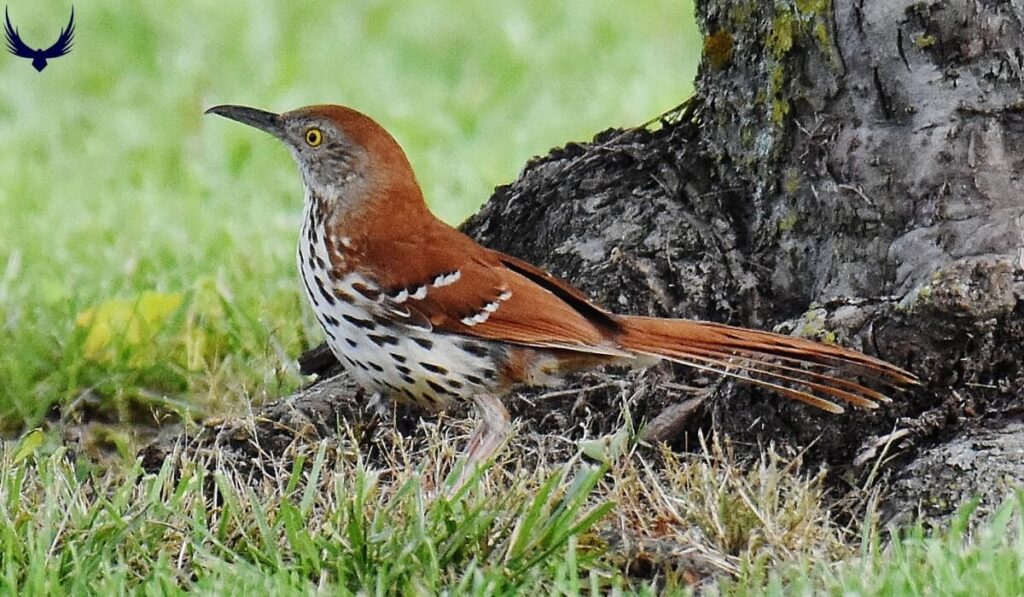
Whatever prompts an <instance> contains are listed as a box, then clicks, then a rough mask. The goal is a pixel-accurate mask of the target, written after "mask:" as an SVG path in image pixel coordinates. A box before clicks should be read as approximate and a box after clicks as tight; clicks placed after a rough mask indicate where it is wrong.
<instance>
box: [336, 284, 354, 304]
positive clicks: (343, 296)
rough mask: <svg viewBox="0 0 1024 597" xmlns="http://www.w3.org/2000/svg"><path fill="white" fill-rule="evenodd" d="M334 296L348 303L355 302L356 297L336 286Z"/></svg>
mask: <svg viewBox="0 0 1024 597" xmlns="http://www.w3.org/2000/svg"><path fill="white" fill-rule="evenodd" d="M334 296H336V297H337V298H338V299H340V300H343V301H345V302H346V303H348V304H350V305H351V304H353V303H355V302H356V297H354V296H352V295H351V294H349V293H347V292H345V291H344V290H342V289H340V288H336V289H335V290H334Z"/></svg>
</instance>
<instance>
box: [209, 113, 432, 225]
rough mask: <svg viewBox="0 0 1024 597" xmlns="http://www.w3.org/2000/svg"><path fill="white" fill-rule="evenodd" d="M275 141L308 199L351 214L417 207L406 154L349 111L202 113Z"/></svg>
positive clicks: (373, 125)
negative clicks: (287, 154) (379, 205)
mask: <svg viewBox="0 0 1024 597" xmlns="http://www.w3.org/2000/svg"><path fill="white" fill-rule="evenodd" d="M206 113H207V114H217V115H218V116H223V117H225V118H230V119H231V120H236V121H238V122H241V123H243V124H247V125H249V126H252V127H254V128H257V129H260V130H261V131H264V132H267V133H270V134H271V135H273V136H275V137H277V138H278V139H280V140H281V141H282V142H284V144H285V145H286V146H288V148H289V149H290V150H291V152H292V155H293V156H294V157H295V161H296V162H298V164H299V170H300V171H301V172H302V179H303V182H304V183H305V185H306V190H307V196H309V197H311V198H313V199H314V200H317V201H320V202H323V203H324V204H326V205H327V206H328V207H329V208H330V209H331V210H332V211H335V212H336V213H337V212H338V211H340V212H342V213H350V212H355V211H358V210H359V209H360V208H362V207H365V206H367V205H368V204H370V203H372V202H373V200H374V199H380V200H385V201H387V202H388V203H390V204H392V205H393V207H399V205H394V204H395V203H396V202H403V201H404V202H409V203H410V204H416V205H419V204H422V203H423V198H422V195H421V193H420V189H419V185H418V184H417V183H416V178H415V175H414V174H413V171H412V167H411V166H410V165H409V160H408V159H407V158H406V156H405V152H403V151H402V148H401V147H400V146H399V145H398V142H397V141H395V139H394V138H393V137H392V136H391V135H390V134H389V133H388V132H387V131H386V130H384V128H383V127H382V126H380V125H379V124H377V123H376V122H374V120H373V119H371V118H370V117H368V116H366V115H364V114H362V113H360V112H357V111H356V110H353V109H351V108H347V107H344V106H335V105H318V106H307V107H305V108H299V109H298V110H293V111H291V112H284V113H282V114H275V113H273V112H266V111H263V110H258V109H256V108H249V107H245V106H231V105H223V106H215V107H213V108H210V109H209V110H207V111H206Z"/></svg>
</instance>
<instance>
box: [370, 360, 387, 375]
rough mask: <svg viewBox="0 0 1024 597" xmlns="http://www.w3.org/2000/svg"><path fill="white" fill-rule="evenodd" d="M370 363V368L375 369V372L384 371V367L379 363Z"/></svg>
mask: <svg viewBox="0 0 1024 597" xmlns="http://www.w3.org/2000/svg"><path fill="white" fill-rule="evenodd" d="M368 363H369V365H370V367H373V370H374V371H377V372H378V373H380V372H383V371H384V367H381V366H380V365H378V364H377V363H374V362H373V361H368Z"/></svg>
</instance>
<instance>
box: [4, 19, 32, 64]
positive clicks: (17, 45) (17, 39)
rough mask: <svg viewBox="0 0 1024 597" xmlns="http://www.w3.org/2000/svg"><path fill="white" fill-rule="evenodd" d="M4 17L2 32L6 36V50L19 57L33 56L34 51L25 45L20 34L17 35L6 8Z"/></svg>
mask: <svg viewBox="0 0 1024 597" xmlns="http://www.w3.org/2000/svg"><path fill="white" fill-rule="evenodd" d="M4 17H5V18H6V20H7V22H6V24H5V25H4V34H5V36H6V37H7V50H8V51H10V53H11V54H14V55H15V56H20V57H21V58H35V57H36V51H35V50H33V49H32V48H30V47H28V46H27V45H25V42H23V41H21V36H20V35H18V30H17V29H15V28H14V25H11V15H10V14H9V13H8V12H7V8H4Z"/></svg>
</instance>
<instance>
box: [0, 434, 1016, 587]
mask: <svg viewBox="0 0 1024 597" xmlns="http://www.w3.org/2000/svg"><path fill="white" fill-rule="evenodd" d="M439 431H440V428H439V427H437V426H427V429H426V430H425V433H426V434H427V435H428V436H429V438H430V441H429V443H428V445H427V448H426V449H422V448H421V449H420V450H419V451H413V450H412V448H411V447H410V446H409V445H408V442H407V440H401V439H400V438H395V441H397V442H399V443H397V444H394V446H395V447H394V449H392V450H391V451H390V452H389V453H390V456H389V466H388V467H387V468H384V469H374V468H371V467H369V466H367V465H366V464H365V463H363V462H362V461H361V460H360V459H359V457H358V456H357V454H358V445H357V444H353V443H352V440H350V439H348V437H347V435H346V432H345V431H344V430H342V431H341V433H339V434H338V436H337V437H336V438H330V439H327V440H323V441H320V442H296V443H295V444H293V445H292V446H291V447H290V448H289V449H288V450H286V451H285V453H283V454H275V455H269V454H264V455H263V456H261V457H259V458H257V459H256V460H254V461H253V462H245V463H239V462H233V461H231V460H230V459H224V458H223V457H222V455H221V454H220V453H218V452H216V451H211V450H206V451H200V452H198V453H194V452H189V451H179V452H176V453H174V454H172V455H171V456H170V457H169V458H167V459H166V460H165V461H164V463H163V466H162V468H161V469H160V470H159V471H158V472H157V473H155V474H147V473H145V472H143V471H142V470H141V468H140V466H139V465H138V464H132V465H129V466H127V467H112V468H105V469H101V468H97V467H96V466H95V465H94V464H93V463H92V462H91V461H90V460H88V459H84V458H82V457H80V456H79V457H76V456H74V455H73V454H71V453H70V452H69V451H68V450H67V449H66V448H64V447H60V446H57V447H53V446H49V445H47V444H46V443H41V442H39V441H38V438H41V437H42V434H37V435H30V436H27V437H26V438H25V439H23V440H22V441H21V442H19V443H17V444H8V445H5V446H3V447H0V470H3V471H5V474H4V475H2V476H0V593H3V594H30V595H36V594H62V593H73V594H127V593H145V594H177V593H179V592H182V591H196V592H199V593H203V594H246V593H252V592H254V591H257V592H259V593H260V594H263V593H267V594H313V593H327V594H339V593H340V594H355V593H360V594H370V593H372V594H394V593H398V594H438V593H440V592H444V591H447V592H451V593H453V594H488V595H493V594H497V595H506V594H507V595H513V594H524V593H525V592H533V593H534V594H545V595H547V594H564V595H577V594H592V595H593V594H607V593H611V594H655V593H666V594H685V593H688V592H689V591H690V590H691V589H692V588H693V587H692V586H691V585H689V584H688V583H689V582H692V581H693V580H697V581H699V582H701V583H702V587H703V588H713V589H714V590H715V591H716V592H718V593H720V594H726V595H821V594H829V595H919V594H927V595H965V596H966V595H1018V594H1020V593H1021V591H1022V590H1024V567H1022V565H1021V562H1024V524H1022V520H1024V518H1022V513H1024V493H1022V494H1019V495H1018V496H1017V497H1016V498H1013V499H1010V500H1009V501H1007V502H1006V503H1005V504H1004V505H1003V506H1002V507H1001V508H1000V509H999V510H998V511H997V512H996V513H995V515H994V516H992V517H991V518H989V519H983V518H980V517H978V516H977V515H975V514H974V510H973V506H968V507H966V508H964V509H963V510H962V512H961V513H960V515H959V516H958V519H957V521H956V522H955V523H954V525H953V526H952V528H951V529H948V530H944V531H943V530H937V531H932V530H926V529H924V528H923V527H921V526H917V527H915V528H912V529H910V530H907V531H902V532H899V533H898V534H897V535H896V536H895V537H894V538H893V539H892V540H887V539H884V534H883V533H882V532H880V531H879V530H878V529H877V527H876V526H874V525H873V524H872V523H867V524H865V525H864V529H863V536H865V537H866V539H865V540H864V541H863V542H860V547H858V541H856V540H855V541H850V537H849V536H848V534H847V533H846V532H845V531H843V530H842V529H840V528H839V527H837V526H836V525H835V524H834V523H832V522H831V521H830V520H829V519H828V514H827V511H826V510H824V509H823V508H822V506H821V497H822V494H821V483H820V478H818V477H804V476H802V475H800V474H797V473H794V472H793V471H792V470H791V468H792V467H790V466H789V464H790V463H787V462H785V461H783V460H781V459H779V458H778V456H775V455H772V454H770V451H769V455H768V456H766V457H765V458H763V459H761V460H760V461H759V462H752V463H751V462H747V463H742V462H738V461H736V460H734V459H733V457H732V456H730V455H729V451H728V450H727V449H723V447H722V445H721V444H719V443H718V442H713V443H711V445H710V446H709V447H707V448H704V451H703V452H702V453H698V454H697V455H694V456H691V457H687V461H679V460H676V461H671V460H670V461H669V462H667V463H665V465H664V466H663V467H661V468H660V470H657V471H656V470H654V469H653V468H652V467H651V466H649V463H647V462H646V461H645V458H644V457H643V456H642V455H641V453H640V452H631V453H627V454H625V455H621V456H619V457H617V458H616V459H614V460H613V461H612V462H610V463H609V464H607V465H603V466H596V465H592V464H586V463H583V462H581V461H580V460H579V459H578V458H572V459H569V461H567V462H555V461H547V460H545V459H543V458H541V460H540V462H539V463H538V464H536V465H533V464H524V463H522V462H520V460H521V455H519V454H513V453H511V451H506V453H505V454H504V455H503V456H501V457H500V458H499V461H498V463H497V466H496V468H495V470H491V471H486V472H485V473H484V474H483V475H482V476H478V477H475V478H474V479H473V480H471V481H470V483H469V484H468V485H467V486H466V487H465V488H464V489H463V490H462V491H461V492H460V493H458V494H456V495H452V496H449V495H448V494H442V495H441V496H432V495H431V493H432V491H433V489H434V488H435V487H436V486H437V484H438V481H437V480H438V479H443V478H445V476H446V474H447V473H446V470H448V468H447V467H449V465H450V462H451V458H450V444H451V442H450V441H449V440H450V439H451V438H445V437H444V436H443V435H442V434H441V433H440V432H439ZM403 442H404V443H403ZM248 465H251V466H252V469H251V470H246V469H245V468H244V467H245V466H248ZM509 471H511V473H510V472H509ZM971 527H974V529H975V530H974V531H973V532H968V528H971ZM722 531H725V532H724V533H723V532H722ZM609 533H610V534H611V535H619V536H623V535H624V536H628V537H630V540H631V541H633V542H640V541H648V542H650V543H651V545H649V546H647V547H643V546H641V549H640V552H641V553H646V556H644V558H646V559H647V560H649V561H652V562H653V564H654V569H655V573H654V574H653V575H652V576H650V577H649V578H644V577H636V576H630V575H627V574H625V573H624V571H625V570H627V569H629V565H628V563H626V562H624V561H623V560H622V559H621V557H620V556H616V555H615V554H614V553H609V551H608V548H609V544H608V543H607V538H608V536H609ZM844 539H845V540H846V543H844V542H843V541H842V540H844ZM665 544H669V545H674V546H676V549H677V552H676V555H673V554H672V553H667V554H659V553H658V551H657V550H658V547H657V545H661V546H664V545H665ZM679 553H683V554H685V553H689V554H694V553H696V554H703V555H704V556H705V557H707V558H708V560H709V561H711V562H714V564H713V566H712V568H714V569H717V570H718V573H719V574H720V576H719V577H717V578H713V577H706V576H705V577H699V576H698V577H696V578H694V577H693V576H692V575H688V574H687V573H686V571H685V569H679V568H678V566H675V565H674V562H676V561H678V560H677V558H678V557H679V555H678V554H679Z"/></svg>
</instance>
